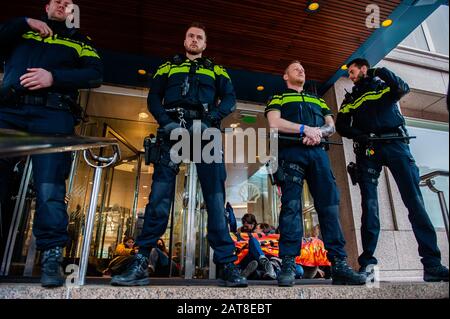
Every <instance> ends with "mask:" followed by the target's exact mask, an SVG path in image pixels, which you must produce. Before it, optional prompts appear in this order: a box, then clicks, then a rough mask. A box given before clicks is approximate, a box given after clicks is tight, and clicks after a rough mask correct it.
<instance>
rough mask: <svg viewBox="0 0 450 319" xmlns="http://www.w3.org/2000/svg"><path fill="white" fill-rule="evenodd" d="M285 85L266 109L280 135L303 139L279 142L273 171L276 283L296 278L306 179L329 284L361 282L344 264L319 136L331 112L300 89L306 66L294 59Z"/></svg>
mask: <svg viewBox="0 0 450 319" xmlns="http://www.w3.org/2000/svg"><path fill="white" fill-rule="evenodd" d="M283 79H284V80H285V81H286V84H287V89H286V90H285V91H284V92H282V93H281V94H277V95H274V96H273V97H272V98H271V99H270V101H269V103H268V105H267V108H266V111H265V114H266V117H267V119H268V121H269V125H270V127H271V128H276V129H278V131H279V132H280V133H284V134H282V135H291V136H294V137H295V136H296V137H298V138H302V141H301V142H291V141H289V142H283V140H280V141H279V154H278V155H279V163H278V170H277V172H276V174H275V179H276V182H277V184H278V185H279V186H280V187H281V192H282V196H281V204H282V205H281V213H280V225H279V229H280V243H279V244H280V257H281V258H282V270H281V273H280V275H279V276H278V285H279V286H293V285H294V283H295V257H296V256H298V254H299V253H300V250H301V245H302V237H303V218H302V201H301V198H302V192H303V181H304V180H307V182H308V186H309V189H310V191H311V194H312V196H313V198H314V207H315V209H316V211H317V214H318V217H319V222H320V228H321V229H322V234H323V241H324V244H325V248H326V249H327V250H328V259H329V260H330V261H331V263H332V278H333V284H335V285H338V284H347V285H362V284H365V282H366V276H365V275H363V274H358V273H356V272H355V271H353V270H352V269H351V268H350V267H349V266H348V264H347V261H346V257H347V254H346V252H345V250H344V246H345V240H344V236H343V233H342V229H341V226H340V223H339V193H338V189H337V186H336V181H335V178H334V175H333V172H332V171H331V167H330V162H329V159H328V156H327V154H326V151H325V150H324V148H323V147H322V146H321V139H322V138H326V137H328V136H331V135H332V134H333V133H334V132H335V128H334V121H333V116H332V113H331V111H330V109H329V108H328V106H327V105H326V103H325V101H324V100H323V99H321V98H318V97H317V96H315V95H313V94H308V93H306V92H304V90H303V86H304V83H305V70H304V69H303V66H302V65H301V64H300V62H298V61H293V62H291V63H290V64H289V66H288V67H287V68H286V70H285V73H284V76H283Z"/></svg>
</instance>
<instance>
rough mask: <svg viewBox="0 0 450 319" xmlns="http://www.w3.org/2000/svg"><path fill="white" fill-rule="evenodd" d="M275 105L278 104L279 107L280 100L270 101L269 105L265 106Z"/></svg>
mask: <svg viewBox="0 0 450 319" xmlns="http://www.w3.org/2000/svg"><path fill="white" fill-rule="evenodd" d="M275 104H278V105H280V106H281V100H280V99H273V100H272V101H270V103H269V105H267V106H272V105H275Z"/></svg>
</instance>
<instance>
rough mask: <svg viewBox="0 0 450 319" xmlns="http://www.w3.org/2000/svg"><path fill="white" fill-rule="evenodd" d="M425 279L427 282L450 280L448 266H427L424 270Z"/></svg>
mask: <svg viewBox="0 0 450 319" xmlns="http://www.w3.org/2000/svg"><path fill="white" fill-rule="evenodd" d="M423 280H425V281H427V282H439V281H448V268H447V267H445V266H442V265H438V266H434V267H425V268H424V270H423Z"/></svg>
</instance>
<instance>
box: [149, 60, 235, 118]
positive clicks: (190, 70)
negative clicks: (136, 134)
mask: <svg viewBox="0 0 450 319" xmlns="http://www.w3.org/2000/svg"><path fill="white" fill-rule="evenodd" d="M174 107H183V108H185V109H191V110H194V111H199V112H207V114H209V116H210V117H211V118H212V119H213V120H214V122H218V121H220V120H222V119H223V118H224V117H226V116H227V115H228V114H230V113H232V112H233V111H234V110H235V108H236V95H235V92H234V88H233V85H232V83H231V79H230V76H229V75H228V73H227V71H226V70H225V69H224V68H223V67H222V66H220V65H215V64H214V63H213V62H212V61H211V60H209V59H206V58H198V59H195V60H194V61H191V60H189V59H188V58H187V57H186V56H184V55H177V56H175V58H173V59H171V60H169V61H167V62H165V63H164V64H162V65H161V66H159V68H158V69H157V71H156V73H155V75H154V76H153V80H152V83H151V87H150V93H149V95H148V109H149V111H150V113H151V114H152V115H153V116H154V117H155V119H156V121H157V122H158V124H159V125H160V126H164V125H166V124H168V123H170V122H171V121H173V117H172V118H171V116H170V115H169V114H168V113H167V112H166V110H167V109H170V108H174Z"/></svg>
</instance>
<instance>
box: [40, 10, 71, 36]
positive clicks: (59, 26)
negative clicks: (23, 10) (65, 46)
mask: <svg viewBox="0 0 450 319" xmlns="http://www.w3.org/2000/svg"><path fill="white" fill-rule="evenodd" d="M42 21H43V22H45V23H47V25H48V26H49V27H50V29H52V31H53V33H54V34H59V35H62V36H71V35H73V34H75V33H76V32H77V29H76V28H68V27H67V26H66V21H56V20H50V19H49V18H48V17H47V16H46V15H44V16H42Z"/></svg>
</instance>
